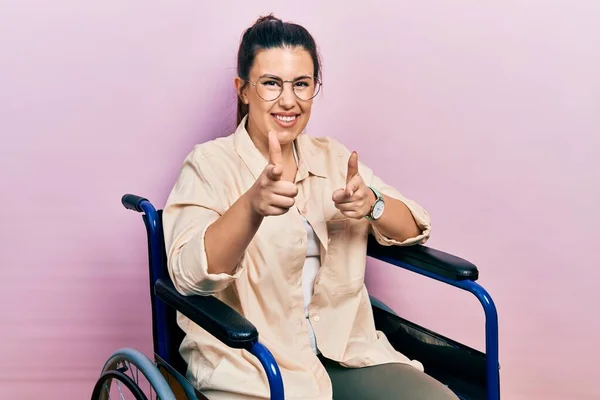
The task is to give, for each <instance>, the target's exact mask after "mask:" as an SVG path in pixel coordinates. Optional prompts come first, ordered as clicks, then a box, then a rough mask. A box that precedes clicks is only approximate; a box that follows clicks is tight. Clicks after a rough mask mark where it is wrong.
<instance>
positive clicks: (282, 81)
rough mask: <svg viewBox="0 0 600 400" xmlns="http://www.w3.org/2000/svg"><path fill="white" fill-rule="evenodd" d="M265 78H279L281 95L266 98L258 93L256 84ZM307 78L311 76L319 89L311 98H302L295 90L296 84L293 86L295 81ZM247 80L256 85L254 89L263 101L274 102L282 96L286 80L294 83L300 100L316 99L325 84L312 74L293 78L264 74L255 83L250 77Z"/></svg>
mask: <svg viewBox="0 0 600 400" xmlns="http://www.w3.org/2000/svg"><path fill="white" fill-rule="evenodd" d="M263 78H273V80H278V81H280V82H281V91H280V92H279V95H277V97H275V98H274V99H273V100H265V99H263V98H262V96H261V95H260V94H258V88H257V87H256V85H258V81H260V80H261V79H263ZM306 78H311V79H312V80H313V81H314V82H315V85H316V88H317V90H316V91H315V94H314V95H313V96H312V97H311V98H310V99H302V98H300V96H298V95H297V94H296V91H295V90H294V86H293V84H294V82H296V81H298V80H299V79H306ZM246 82H248V83H249V84H250V85H252V86H254V89H256V94H257V95H258V97H260V99H261V100H262V101H266V102H272V101H275V100H277V99H279V98H280V97H281V95H282V94H283V85H284V84H285V83H286V82H289V83H291V84H292V92H293V93H294V96H296V98H297V99H298V100H300V101H311V100H312V99H314V98H315V97H317V95H318V94H319V92H321V86H322V85H323V84H322V83H321V82H320V81H319V80H318V79H316V78H315V77H314V76H312V75H302V76H299V77H297V78H294V79H292V80H289V79H287V80H284V79H282V78H280V77H279V76H277V75H270V74H264V75H261V76H259V77H258V78H257V79H256V82H254V83H252V82H250V80H248V79H246Z"/></svg>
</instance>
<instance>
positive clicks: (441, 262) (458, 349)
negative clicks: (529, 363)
mask: <svg viewBox="0 0 600 400" xmlns="http://www.w3.org/2000/svg"><path fill="white" fill-rule="evenodd" d="M121 202H122V204H123V205H124V206H125V208H127V209H130V210H134V211H137V212H139V213H142V219H143V221H144V224H145V226H146V231H147V237H148V258H149V266H150V273H149V277H150V300H151V304H152V333H153V345H154V360H151V359H149V358H148V357H146V356H145V355H144V354H142V353H141V352H139V351H137V350H135V349H131V348H123V349H119V350H117V351H115V352H114V353H113V354H112V355H111V356H110V357H109V358H108V360H107V361H106V363H105V364H104V367H103V368H102V371H101V373H100V377H99V378H98V380H97V382H96V384H95V385H94V388H93V392H92V400H96V399H102V400H104V399H110V398H118V399H126V398H130V399H136V400H147V399H148V398H150V399H153V398H156V399H161V400H174V399H187V400H200V399H205V398H206V397H204V396H203V395H202V394H201V393H200V392H198V391H197V390H196V389H195V388H194V387H193V385H192V384H191V383H190V382H189V381H188V380H187V379H186V378H185V371H186V365H185V362H184V360H183V359H182V358H181V356H180V354H179V345H180V343H181V342H182V340H183V337H184V333H183V331H182V330H181V329H180V328H179V326H178V325H177V323H176V313H177V311H179V312H181V313H182V314H183V315H185V316H187V317H188V318H189V319H191V320H192V321H193V322H195V323H196V324H198V325H199V326H201V327H202V328H204V329H205V330H206V331H208V332H209V333H210V334H212V335H213V336H215V337H216V338H217V339H219V340H220V341H221V342H223V343H224V344H226V345H227V346H230V347H233V348H239V349H245V350H247V351H248V352H250V353H251V354H253V355H254V356H255V357H257V358H258V360H259V361H260V363H261V365H262V366H263V368H264V373H265V374H266V377H267V380H268V383H269V389H270V397H271V399H273V400H283V399H284V387H283V381H282V378H281V374H280V370H279V367H278V366H277V363H276V361H275V359H274V358H273V356H272V354H271V353H270V352H269V350H268V349H267V348H266V347H265V346H264V345H262V344H261V343H260V341H259V333H258V331H257V330H256V328H255V327H254V326H253V325H252V323H251V322H250V321H248V320H247V319H245V318H244V317H243V316H241V315H240V314H238V313H237V312H236V311H235V310H234V309H232V308H231V307H229V306H228V305H226V304H225V303H223V302H221V301H220V300H218V299H217V298H216V297H214V296H182V295H181V294H179V292H177V290H176V289H175V287H174V285H173V283H172V282H171V280H170V277H169V274H168V271H167V259H166V252H165V245H164V238H163V230H162V223H161V220H162V210H156V209H155V208H154V206H153V205H152V204H151V203H150V202H149V201H148V200H147V199H145V198H143V197H140V196H136V195H132V194H126V195H124V196H123V197H122V199H121ZM367 255H368V256H369V257H372V258H375V259H378V260H381V261H384V262H386V263H390V264H392V265H395V266H397V267H401V268H404V269H407V270H410V271H412V272H415V273H417V274H420V275H423V276H426V277H428V278H431V279H435V280H437V281H441V282H444V283H446V284H449V285H452V286H454V287H457V288H460V289H463V290H466V291H469V292H471V293H472V294H474V295H475V296H476V297H477V299H478V300H479V301H480V302H481V304H482V306H483V309H484V312H485V317H486V320H485V321H486V322H485V353H482V352H480V351H478V350H475V349H473V348H471V347H468V346H466V345H464V344H461V343H458V342H456V341H454V340H452V339H450V338H447V337H444V336H442V335H440V334H437V333H435V332H433V331H430V330H428V329H426V328H423V327H421V326H419V325H417V324H415V323H412V322H410V321H408V320H406V319H403V318H401V317H400V316H398V315H397V314H396V313H395V312H394V311H392V310H391V309H390V308H389V307H387V306H386V305H385V304H383V303H382V302H381V301H379V300H377V299H376V298H375V297H373V296H371V305H372V307H373V314H374V318H375V324H376V327H377V329H378V330H381V331H383V332H384V333H385V334H386V336H387V337H388V339H389V341H390V342H391V344H392V345H393V346H394V348H395V349H396V350H398V351H400V352H401V353H403V354H405V355H406V356H407V357H409V358H410V359H416V360H419V361H421V362H422V363H423V364H424V365H425V367H426V370H427V373H428V374H429V375H431V376H433V377H434V378H436V379H437V380H439V381H440V382H442V383H443V384H445V385H446V386H448V387H449V388H450V389H451V390H452V391H453V392H454V393H455V394H456V395H457V396H458V397H459V398H460V399H463V400H475V399H487V400H498V399H499V398H500V374H499V370H500V366H499V363H498V316H497V312H496V307H495V305H494V302H493V300H492V298H491V297H490V295H489V294H488V293H487V291H486V290H485V289H484V288H483V287H481V286H480V285H479V284H477V283H476V282H475V281H476V280H477V279H478V277H479V272H478V270H477V267H476V266H475V265H473V264H472V263H470V262H468V261H466V260H463V259H461V258H458V257H456V256H453V255H450V254H447V253H444V252H441V251H439V250H435V249H432V248H429V247H425V246H422V245H417V246H411V247H394V246H392V247H388V246H381V245H379V244H378V243H377V242H376V241H375V239H374V238H372V237H370V238H369V243H368V250H367ZM125 392H128V393H130V394H129V395H127V396H128V397H127V396H126V395H125Z"/></svg>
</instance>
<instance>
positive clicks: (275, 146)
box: [269, 131, 283, 166]
mask: <svg viewBox="0 0 600 400" xmlns="http://www.w3.org/2000/svg"><path fill="white" fill-rule="evenodd" d="M269 164H272V165H275V166H281V164H283V158H282V156H281V144H280V143H279V139H277V133H275V132H273V131H271V132H269Z"/></svg>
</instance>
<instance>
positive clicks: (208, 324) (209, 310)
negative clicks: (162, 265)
mask: <svg viewBox="0 0 600 400" xmlns="http://www.w3.org/2000/svg"><path fill="white" fill-rule="evenodd" d="M154 293H155V294H156V296H157V297H158V298H159V299H160V300H162V301H164V302H165V303H166V304H167V305H169V306H171V307H173V308H174V309H176V310H177V311H179V312H181V313H182V314H183V315H185V316H186V317H188V318H189V319H191V320H192V321H194V322H195V323H196V324H198V325H199V326H200V327H202V328H204V329H206V331H208V332H209V333H210V334H211V335H213V336H214V337H216V338H217V339H219V340H220V341H221V342H223V343H225V344H226V345H227V346H229V347H233V348H237V349H249V348H250V347H251V346H252V344H253V343H255V342H257V341H258V331H257V330H256V328H255V327H254V325H252V323H251V322H250V321H248V320H247V319H246V318H244V317H243V316H241V315H240V314H239V313H238V312H237V311H235V310H234V309H233V308H231V307H229V306H228V305H227V304H225V303H223V302H222V301H221V300H219V299H217V298H216V297H214V296H183V295H181V294H180V293H179V292H178V291H177V289H175V286H174V285H173V283H172V282H171V281H167V280H164V279H159V280H158V281H156V284H155V285H154Z"/></svg>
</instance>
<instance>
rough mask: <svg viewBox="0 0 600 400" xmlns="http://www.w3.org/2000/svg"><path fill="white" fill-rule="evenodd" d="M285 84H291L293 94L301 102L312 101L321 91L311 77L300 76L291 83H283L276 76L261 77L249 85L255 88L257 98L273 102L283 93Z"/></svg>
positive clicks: (319, 83) (319, 84) (319, 86)
mask: <svg viewBox="0 0 600 400" xmlns="http://www.w3.org/2000/svg"><path fill="white" fill-rule="evenodd" d="M286 82H289V83H291V84H292V90H293V92H294V94H295V95H296V97H297V98H298V99H300V100H302V101H307V100H311V99H313V98H314V97H315V96H316V95H317V94H319V91H320V90H321V82H319V81H317V80H316V79H314V78H313V77H312V76H301V77H299V78H296V79H294V80H292V81H289V80H288V81H284V80H283V79H281V78H280V77H278V76H274V75H263V76H261V77H260V78H258V80H257V81H256V82H255V83H251V82H250V83H251V84H252V86H254V87H255V88H256V93H257V94H258V97H260V98H261V99H263V100H264V101H275V100H277V99H278V98H279V96H281V93H283V84H284V83H286Z"/></svg>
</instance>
